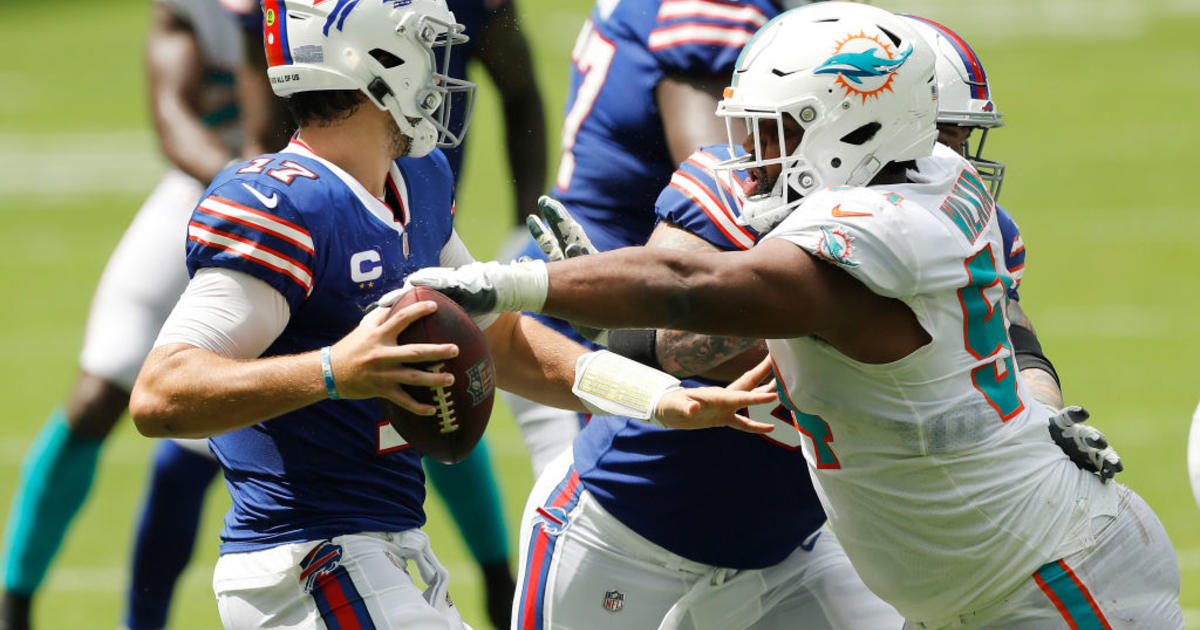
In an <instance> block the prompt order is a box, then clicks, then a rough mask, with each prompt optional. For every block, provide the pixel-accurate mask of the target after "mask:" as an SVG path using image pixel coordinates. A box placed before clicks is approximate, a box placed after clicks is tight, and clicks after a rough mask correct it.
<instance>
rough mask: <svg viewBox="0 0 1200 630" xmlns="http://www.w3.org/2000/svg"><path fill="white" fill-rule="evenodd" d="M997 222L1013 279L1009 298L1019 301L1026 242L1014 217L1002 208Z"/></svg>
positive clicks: (997, 212)
mask: <svg viewBox="0 0 1200 630" xmlns="http://www.w3.org/2000/svg"><path fill="white" fill-rule="evenodd" d="M996 221H997V222H999V223H1000V235H1001V236H1002V237H1003V241H1004V266H1005V267H1007V268H1008V273H1009V275H1011V276H1012V278H1013V285H1012V287H1011V288H1009V290H1008V297H1010V298H1012V299H1014V300H1018V301H1019V300H1020V299H1021V295H1020V288H1021V278H1022V277H1024V275H1025V240H1024V239H1022V238H1021V228H1020V227H1018V226H1017V222H1016V221H1014V220H1013V218H1012V215H1011V214H1009V213H1008V211H1007V210H1005V209H1004V208H1001V207H1000V206H996Z"/></svg>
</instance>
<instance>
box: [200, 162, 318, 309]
mask: <svg viewBox="0 0 1200 630" xmlns="http://www.w3.org/2000/svg"><path fill="white" fill-rule="evenodd" d="M250 186H254V190H255V191H257V192H258V193H259V194H258V195H255V194H254V193H253V192H251V191H250V190H249V187H250ZM259 195H261V198H265V199H270V200H273V201H274V202H275V205H274V207H271V208H266V207H264V204H263V203H261V202H260V201H259V200H258V199H256V197H259ZM187 241H188V242H187V265H188V274H189V275H194V274H195V273H196V271H197V270H199V269H201V268H204V267H223V268H227V269H234V270H237V271H241V272H244V273H248V274H250V275H252V276H254V277H256V278H258V279H260V280H262V281H264V282H266V283H267V284H269V285H271V286H272V287H274V288H275V289H276V290H277V291H279V293H281V294H282V295H283V296H284V298H286V299H287V301H288V305H289V306H291V308H292V310H293V312H294V311H295V309H296V307H297V306H299V304H300V303H302V302H303V301H304V300H305V299H306V298H307V297H308V296H309V295H310V294H311V293H312V290H313V284H314V274H313V269H314V267H315V264H314V261H315V258H316V251H315V245H314V243H313V238H312V234H311V232H310V231H309V229H308V228H307V227H306V226H305V223H304V220H303V217H302V216H300V213H299V212H298V211H296V209H295V208H294V207H293V206H292V204H291V203H290V200H289V199H288V197H287V196H286V195H285V194H284V192H283V191H277V190H274V189H271V188H267V187H264V186H261V185H257V184H250V183H247V182H244V181H238V180H234V181H231V182H227V183H225V184H224V185H222V186H219V187H217V188H215V189H212V190H210V191H209V193H208V194H207V195H206V196H205V197H204V198H203V199H202V200H201V201H200V203H199V205H197V206H196V209H195V211H194V212H193V213H192V218H191V220H190V221H189V222H188V236H187Z"/></svg>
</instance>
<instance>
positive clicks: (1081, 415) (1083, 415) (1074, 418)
mask: <svg viewBox="0 0 1200 630" xmlns="http://www.w3.org/2000/svg"><path fill="white" fill-rule="evenodd" d="M1063 411H1066V412H1067V417H1068V418H1070V419H1071V422H1073V423H1075V424H1079V423H1081V422H1087V421H1088V418H1090V417H1092V414H1091V412H1089V411H1088V410H1087V409H1084V408H1083V407H1080V406H1079V405H1071V406H1069V407H1067V408H1066V409H1064V410H1063Z"/></svg>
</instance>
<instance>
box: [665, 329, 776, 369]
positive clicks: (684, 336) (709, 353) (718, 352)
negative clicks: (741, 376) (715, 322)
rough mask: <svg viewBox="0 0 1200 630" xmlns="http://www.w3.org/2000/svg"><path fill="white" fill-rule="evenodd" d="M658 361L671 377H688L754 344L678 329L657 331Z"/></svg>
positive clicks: (742, 339)
mask: <svg viewBox="0 0 1200 630" xmlns="http://www.w3.org/2000/svg"><path fill="white" fill-rule="evenodd" d="M655 343H656V348H655V350H656V352H657V353H658V362H659V364H661V365H662V367H663V370H665V371H667V372H669V373H671V374H673V375H675V376H691V375H694V374H700V373H702V372H707V371H708V370H710V369H712V368H713V367H715V366H717V365H720V364H722V363H724V362H725V361H728V360H729V359H732V358H733V357H736V356H738V355H739V354H741V353H742V352H745V351H746V350H748V349H749V348H752V347H754V345H755V344H757V343H758V340H757V339H748V338H745V337H710V336H708V335H698V334H696V333H689V332H681V331H678V330H660V331H658V338H657V339H656V340H655Z"/></svg>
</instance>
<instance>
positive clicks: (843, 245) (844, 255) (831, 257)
mask: <svg viewBox="0 0 1200 630" xmlns="http://www.w3.org/2000/svg"><path fill="white" fill-rule="evenodd" d="M853 241H854V238H853V237H852V236H850V235H849V234H848V233H847V232H846V230H845V229H843V228H839V227H832V226H828V225H823V226H821V240H820V241H818V242H817V255H819V256H820V257H821V258H824V259H825V260H828V261H829V262H833V263H837V264H839V265H845V266H847V267H857V266H858V263H856V262H854V260H852V258H851V256H852V255H853V253H854V252H853V251H852V249H851V243H852V242H853Z"/></svg>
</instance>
